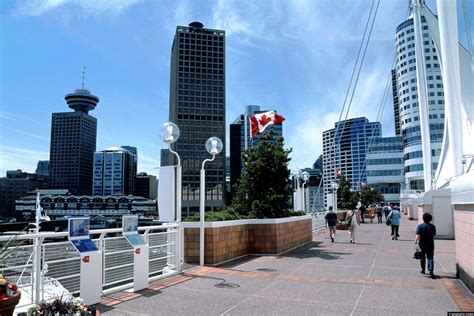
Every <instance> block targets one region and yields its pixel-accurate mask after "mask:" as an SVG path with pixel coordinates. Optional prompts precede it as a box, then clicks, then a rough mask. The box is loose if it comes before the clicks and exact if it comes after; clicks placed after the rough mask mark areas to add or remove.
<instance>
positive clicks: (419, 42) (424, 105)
mask: <svg viewBox="0 0 474 316" xmlns="http://www.w3.org/2000/svg"><path fill="white" fill-rule="evenodd" d="M412 5H413V13H414V14H413V16H414V17H413V21H414V27H415V54H416V79H417V89H418V111H419V114H420V131H421V146H422V147H421V148H422V153H423V178H424V181H425V192H428V191H430V190H431V188H432V182H431V171H432V170H431V169H432V168H433V167H432V164H431V138H430V124H429V118H428V107H429V105H428V97H427V91H426V65H425V53H424V49H423V47H424V46H423V32H422V29H421V12H420V11H421V6H422V4H421V3H420V0H412Z"/></svg>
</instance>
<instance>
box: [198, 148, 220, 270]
mask: <svg viewBox="0 0 474 316" xmlns="http://www.w3.org/2000/svg"><path fill="white" fill-rule="evenodd" d="M214 158H216V155H212V159H205V160H204V161H203V162H202V168H201V182H200V189H199V196H200V200H199V221H200V228H199V265H200V266H204V222H205V212H204V211H205V210H204V208H205V203H206V194H205V190H206V169H204V166H205V164H206V162H208V161H213V160H214Z"/></svg>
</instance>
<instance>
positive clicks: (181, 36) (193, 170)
mask: <svg viewBox="0 0 474 316" xmlns="http://www.w3.org/2000/svg"><path fill="white" fill-rule="evenodd" d="M169 119H170V121H171V122H174V123H176V124H177V125H178V126H179V128H180V130H181V136H180V138H179V140H178V142H176V143H175V144H173V148H174V149H175V150H176V151H177V152H178V153H179V155H180V156H181V162H182V166H183V187H182V194H183V201H182V210H183V215H187V214H192V213H195V212H197V211H199V171H200V169H201V165H202V162H203V160H204V159H206V158H210V157H211V156H210V155H209V154H208V153H207V151H206V149H205V143H206V140H207V139H208V138H209V137H212V136H217V137H219V138H220V139H221V140H222V142H223V143H224V149H223V150H222V152H221V153H220V154H219V155H217V156H216V159H215V160H214V161H213V162H210V163H207V164H206V210H212V209H216V208H217V207H220V206H223V205H224V197H225V147H226V146H225V32H224V31H222V30H213V29H207V28H204V26H203V24H202V23H200V22H192V23H190V24H189V26H178V27H177V28H176V34H175V37H174V41H173V47H172V50H171V82H170V116H169Z"/></svg>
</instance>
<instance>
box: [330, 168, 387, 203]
mask: <svg viewBox="0 0 474 316" xmlns="http://www.w3.org/2000/svg"><path fill="white" fill-rule="evenodd" d="M359 201H361V203H362V204H364V205H365V206H369V205H371V204H375V203H378V202H382V201H384V197H383V195H382V194H381V193H380V192H378V191H377V190H374V189H372V188H365V189H362V190H358V191H352V190H351V180H350V178H347V177H346V176H344V175H340V176H339V189H338V190H337V205H338V207H340V208H343V209H353V208H355V207H356V205H357V203H358V202H359Z"/></svg>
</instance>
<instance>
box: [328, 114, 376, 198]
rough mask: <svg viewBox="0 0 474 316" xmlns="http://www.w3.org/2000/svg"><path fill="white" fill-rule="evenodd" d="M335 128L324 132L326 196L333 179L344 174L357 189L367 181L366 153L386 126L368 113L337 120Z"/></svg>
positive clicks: (353, 187)
mask: <svg viewBox="0 0 474 316" xmlns="http://www.w3.org/2000/svg"><path fill="white" fill-rule="evenodd" d="M334 126H335V128H333V129H330V130H327V131H324V132H323V183H324V196H325V197H326V196H327V194H328V193H329V192H330V190H331V183H332V182H333V181H334V180H336V179H337V177H338V175H339V174H343V175H344V176H346V177H347V178H348V179H350V181H351V187H352V189H354V190H358V189H360V187H361V186H362V184H363V183H366V182H367V172H366V170H367V169H366V167H367V165H366V161H365V160H366V156H367V148H368V145H369V141H370V139H371V138H373V137H380V135H381V134H382V126H381V124H380V123H379V122H369V120H368V119H367V118H365V117H359V118H353V119H349V120H346V121H340V122H336V123H334Z"/></svg>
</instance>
